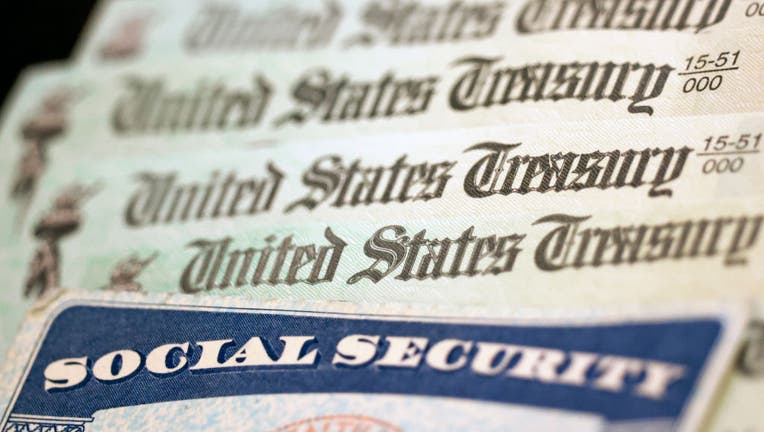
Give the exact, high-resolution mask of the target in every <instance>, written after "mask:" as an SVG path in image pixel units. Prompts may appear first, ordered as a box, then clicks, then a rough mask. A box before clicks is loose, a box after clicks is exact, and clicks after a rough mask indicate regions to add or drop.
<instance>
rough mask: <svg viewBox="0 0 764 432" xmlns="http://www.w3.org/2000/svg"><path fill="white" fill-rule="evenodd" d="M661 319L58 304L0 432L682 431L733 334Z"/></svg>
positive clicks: (704, 315) (72, 300)
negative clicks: (251, 431) (38, 431)
mask: <svg viewBox="0 0 764 432" xmlns="http://www.w3.org/2000/svg"><path fill="white" fill-rule="evenodd" d="M744 315H745V314H744V313H743V309H740V308H735V307H732V306H729V305H727V306H724V307H718V306H715V307H713V308H709V307H697V306H696V307H688V306H682V307H673V308H667V309H666V310H656V309H655V308H653V310H642V309H638V308H632V309H630V310H585V311H577V312H576V311H565V312H554V311H550V310H529V309H518V310H507V308H504V310H498V309H491V308H487V307H482V308H460V309H455V308H452V309H449V308H447V307H438V308H434V307H422V306H402V305H400V306H399V305H394V304H388V305H384V306H363V305H350V304H347V303H332V302H322V303H288V302H283V301H278V302H253V301H251V300H250V301H245V300H241V299H238V300H235V299H220V298H218V299H215V298H212V297H207V298H191V297H188V296H182V295H172V296H161V297H159V296H146V295H141V294H134V293H130V294H128V293H123V294H118V295H115V294H103V293H102V294H85V293H82V292H79V293H77V292H64V294H62V296H60V297H59V298H58V299H57V300H56V301H54V302H52V304H49V305H47V306H40V307H38V309H36V310H33V311H32V312H31V313H30V314H29V316H28V318H27V322H26V323H25V326H24V327H23V328H22V330H21V332H20V333H19V336H18V338H17V341H16V344H15V346H14V347H13V348H12V349H11V351H10V352H9V355H8V357H7V359H6V364H5V369H4V375H3V383H4V385H5V388H4V389H3V391H4V392H5V394H3V395H2V397H3V398H7V399H2V400H0V402H7V407H6V408H5V410H4V412H3V416H2V418H1V420H2V423H0V424H1V425H2V429H1V430H2V431H4V432H6V431H33V430H56V431H59V430H62V431H80V432H82V431H88V432H92V431H106V430H109V431H111V430H131V431H132V430H173V429H174V430H221V431H222V430H226V431H227V430H263V431H294V432H297V431H316V430H320V431H326V432H333V431H336V432H340V431H357V430H358V431H360V430H363V431H428V430H432V431H436V430H497V431H498V430H510V431H511V430H518V431H520V430H569V431H594V430H619V431H645V430H649V431H669V430H693V429H694V428H696V427H697V426H698V422H699V421H700V420H701V417H702V414H703V412H704V410H705V406H706V404H707V402H708V399H709V398H708V395H709V394H710V392H711V391H712V390H713V389H714V388H715V387H716V384H717V382H718V381H719V378H720V377H721V375H722V374H723V373H724V371H725V370H726V367H727V362H728V360H729V358H730V357H731V354H732V353H733V352H734V351H733V350H734V349H735V346H736V344H737V343H738V340H739V338H740V335H741V332H742V328H743V324H744V319H745V317H744Z"/></svg>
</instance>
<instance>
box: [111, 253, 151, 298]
mask: <svg viewBox="0 0 764 432" xmlns="http://www.w3.org/2000/svg"><path fill="white" fill-rule="evenodd" d="M157 256H159V253H157V252H154V253H153V254H151V255H150V256H149V257H148V258H145V259H141V258H140V256H138V255H137V254H132V255H130V256H129V257H127V258H125V259H123V260H121V261H119V262H118V263H117V264H116V265H115V266H114V269H112V271H111V277H110V278H109V285H107V286H106V287H105V289H107V290H110V291H129V292H136V291H142V286H141V284H140V283H138V282H136V281H135V278H136V277H138V275H140V274H141V272H143V269H145V268H146V267H148V265H149V264H151V263H152V262H153V261H154V260H155V259H156V258H157Z"/></svg>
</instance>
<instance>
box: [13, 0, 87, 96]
mask: <svg viewBox="0 0 764 432" xmlns="http://www.w3.org/2000/svg"><path fill="white" fill-rule="evenodd" d="M95 3H96V1H95V0H18V1H14V0H0V38H1V39H0V41H2V42H1V43H0V64H2V74H1V75H0V101H1V102H2V103H3V104H4V103H5V99H6V96H7V95H8V92H9V91H10V90H11V88H12V87H13V83H14V81H16V77H17V76H18V74H19V72H21V71H22V70H24V68H25V67H27V66H28V65H32V64H35V63H41V62H46V61H53V60H67V59H69V57H70V56H71V54H72V51H73V49H74V47H75V45H76V42H77V39H78V38H79V36H80V32H81V31H82V28H83V27H84V25H85V23H86V22H87V20H88V17H89V15H90V12H91V10H92V9H93V6H95Z"/></svg>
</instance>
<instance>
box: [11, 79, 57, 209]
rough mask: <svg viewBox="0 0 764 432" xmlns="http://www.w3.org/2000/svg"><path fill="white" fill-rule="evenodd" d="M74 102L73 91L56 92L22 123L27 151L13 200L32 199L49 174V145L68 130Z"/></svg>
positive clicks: (21, 164) (13, 188)
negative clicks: (41, 178) (42, 178)
mask: <svg viewBox="0 0 764 432" xmlns="http://www.w3.org/2000/svg"><path fill="white" fill-rule="evenodd" d="M71 100H72V93H71V92H70V91H69V90H66V89H58V90H55V91H53V92H52V93H50V94H49V95H48V96H47V97H45V98H44V99H43V101H42V103H41V104H40V106H39V108H38V109H37V110H36V111H35V112H34V114H32V115H31V116H30V117H29V118H27V120H26V121H25V122H24V123H23V124H22V126H21V136H22V138H23V145H24V150H23V152H22V154H21V158H20V159H19V162H18V164H17V169H16V176H15V178H14V180H13V185H12V188H11V197H13V198H15V199H26V200H28V199H29V197H31V196H32V194H33V193H34V190H35V188H36V186H37V182H38V180H39V178H40V176H41V175H42V173H43V172H44V171H45V166H46V160H47V148H48V146H49V145H50V144H51V142H52V141H53V140H54V139H55V138H57V137H59V136H60V135H61V134H63V133H64V132H65V131H66V129H67V127H68V119H67V117H68V108H69V105H70V102H71Z"/></svg>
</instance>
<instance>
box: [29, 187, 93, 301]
mask: <svg viewBox="0 0 764 432" xmlns="http://www.w3.org/2000/svg"><path fill="white" fill-rule="evenodd" d="M96 190H97V187H96V186H90V187H87V186H82V185H80V184H74V185H72V186H69V187H68V188H66V189H64V190H63V191H62V192H61V193H60V194H59V195H58V196H57V197H56V199H55V200H54V202H53V206H52V207H51V209H50V210H48V212H47V213H45V214H44V215H43V216H42V217H41V218H40V220H39V221H37V223H36V224H35V225H34V230H33V234H34V237H35V238H36V239H37V240H38V241H39V243H38V246H37V249H36V250H35V252H34V256H33V257H32V261H31V263H30V265H29V272H28V274H27V277H26V280H25V283H24V296H25V297H30V296H36V297H40V296H42V295H43V294H45V293H47V292H49V291H51V290H53V289H55V288H57V287H58V286H59V285H60V272H61V270H60V262H61V256H60V251H59V241H60V240H61V239H62V238H63V237H66V236H67V235H69V234H71V233H73V232H75V231H77V230H78V229H79V227H80V225H81V224H82V219H83V218H82V214H81V212H80V208H81V206H82V204H83V202H84V201H85V200H87V199H88V198H89V197H91V196H92V195H93V194H95V192H96Z"/></svg>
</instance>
